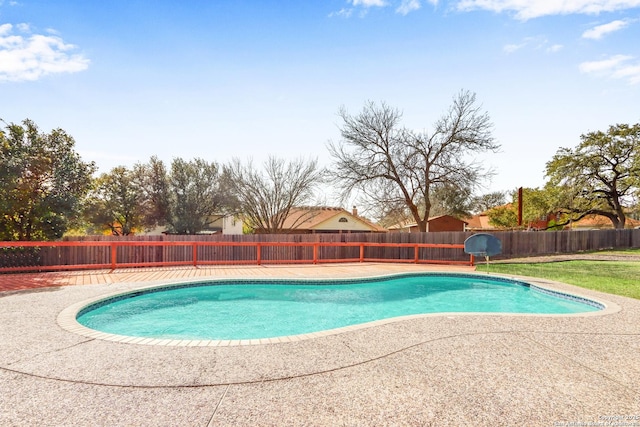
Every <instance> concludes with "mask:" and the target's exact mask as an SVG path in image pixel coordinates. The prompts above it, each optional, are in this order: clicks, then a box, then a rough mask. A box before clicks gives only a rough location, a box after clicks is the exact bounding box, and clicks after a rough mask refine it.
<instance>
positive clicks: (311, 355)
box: [0, 264, 640, 427]
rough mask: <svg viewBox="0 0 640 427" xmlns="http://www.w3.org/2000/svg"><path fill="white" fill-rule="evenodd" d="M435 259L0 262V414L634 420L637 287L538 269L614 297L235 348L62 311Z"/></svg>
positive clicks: (639, 398) (168, 419)
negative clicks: (19, 270) (114, 264)
mask: <svg viewBox="0 0 640 427" xmlns="http://www.w3.org/2000/svg"><path fill="white" fill-rule="evenodd" d="M434 270H451V269H450V268H448V267H432V266H422V265H421V266H416V265H394V264H364V265H363V264H357V265H344V264H340V265H322V266H277V267H242V268H237V267H217V268H212V269H147V270H133V271H116V272H113V273H108V272H86V273H73V274H71V273H51V274H50V275H46V276H45V278H44V279H42V281H41V282H37V283H43V281H49V282H52V283H53V284H54V286H42V287H38V286H36V285H34V286H33V287H32V288H31V289H29V290H21V291H18V290H15V289H13V290H12V288H11V287H10V283H12V280H11V279H10V278H7V277H9V276H13V278H14V279H15V281H14V282H13V283H18V282H20V281H24V280H26V279H25V278H26V277H27V275H4V276H2V278H1V280H0V286H2V289H4V290H5V292H2V293H0V325H1V326H0V348H1V351H0V396H1V398H0V425H1V426H5V425H7V426H22V425H24V426H32V425H39V426H72V425H73V426H95V425H109V426H120V425H122V426H132V425H133V426H178V425H179V426H203V427H204V426H226V425H240V426H244V425H246V426H255V425H274V426H282V425H296V426H297V425H318V426H324V425H348V426H351V425H353V426H362V425H372V426H379V425H438V426H439V425H442V426H460V425H470V426H500V425H504V426H517V425H522V426H538V425H539V426H560V425H571V424H570V423H584V424H582V425H588V423H601V424H593V425H607V424H605V423H606V422H612V423H613V422H619V423H621V422H624V423H626V424H619V425H628V426H632V425H637V426H640V301H638V300H633V299H628V298H623V297H617V296H613V295H607V294H601V293H597V292H592V291H587V290H583V289H579V288H575V287H572V286H569V285H564V284H559V283H551V282H548V281H542V280H533V279H532V280H530V282H532V283H536V284H540V285H541V286H545V287H549V288H553V289H558V290H562V291H565V292H571V293H574V294H579V295H582V296H585V297H589V298H594V299H598V300H599V301H602V302H604V303H605V304H607V306H608V308H607V310H605V312H604V313H598V314H595V315H594V314H587V315H571V316H532V315H477V314H476V315H466V314H459V313H455V314H442V315H429V316H424V317H421V318H413V319H408V320H401V321H397V322H392V323H386V324H383V325H378V326H373V327H366V328H361V329H357V330H353V331H349V332H345V333H341V334H337V335H330V336H325V337H321V338H315V339H308V340H304V341H298V342H288V343H273V344H265V345H252V346H231V347H169V346H146V345H135V344H122V343H114V342H108V341H102V340H97V339H91V338H87V337H83V336H80V335H76V334H74V333H71V332H68V331H66V330H64V329H62V328H60V327H59V325H58V324H57V322H56V318H57V316H58V314H59V313H60V312H61V311H63V310H64V309H65V308H66V307H68V306H70V305H72V304H74V303H77V302H80V301H84V300H87V299H89V298H94V297H96V296H100V295H105V294H108V293H112V292H117V291H126V290H130V289H134V288H137V287H140V286H142V285H148V284H152V283H168V282H173V281H181V280H200V279H202V278H204V277H216V278H220V277H252V278H273V277H295V278H299V277H305V278H320V277H325V278H338V277H358V276H377V275H381V274H389V273H398V272H415V271H434ZM454 270H456V271H464V272H469V271H470V269H469V268H465V267H457V268H454ZM47 274H49V273H47ZM65 275H66V276H65ZM72 283H73V284H75V285H71V284H72ZM20 286H22V285H20ZM616 417H617V418H616ZM573 425H580V424H573ZM611 425H615V424H611Z"/></svg>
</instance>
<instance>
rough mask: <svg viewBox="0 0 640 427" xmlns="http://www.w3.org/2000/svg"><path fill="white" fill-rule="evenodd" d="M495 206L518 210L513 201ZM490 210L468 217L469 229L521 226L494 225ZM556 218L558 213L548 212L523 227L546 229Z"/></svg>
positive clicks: (480, 229) (501, 229)
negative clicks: (490, 217) (490, 218)
mask: <svg viewBox="0 0 640 427" xmlns="http://www.w3.org/2000/svg"><path fill="white" fill-rule="evenodd" d="M495 208H506V209H513V210H514V211H515V212H517V207H514V205H513V204H512V203H507V204H506V205H502V206H496V207H495ZM495 208H493V209H495ZM490 211H491V209H489V210H488V211H485V212H482V213H479V214H477V215H474V216H472V217H470V218H466V219H465V221H467V224H468V225H467V230H469V231H505V230H511V229H519V228H520V227H496V226H494V225H492V224H491V223H490V220H489V214H488V213H489V212H490ZM556 218H557V215H556V214H548V215H546V216H543V217H541V218H538V219H536V220H534V221H530V222H527V223H525V224H523V228H526V229H527V230H534V231H535V230H545V229H546V228H547V227H548V226H549V223H550V222H551V221H552V220H555V219H556Z"/></svg>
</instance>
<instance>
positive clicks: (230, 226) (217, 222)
mask: <svg viewBox="0 0 640 427" xmlns="http://www.w3.org/2000/svg"><path fill="white" fill-rule="evenodd" d="M210 221H211V222H210V223H209V226H208V227H207V228H206V229H205V230H202V231H201V232H200V233H198V234H217V233H222V234H243V229H242V226H243V222H242V220H241V219H239V218H238V217H237V216H236V215H222V214H220V215H213V216H212V217H211V218H210ZM139 234H141V235H146V236H158V235H161V234H167V227H165V226H160V227H156V228H154V229H153V230H150V231H147V232H145V233H139Z"/></svg>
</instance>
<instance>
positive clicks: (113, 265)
mask: <svg viewBox="0 0 640 427" xmlns="http://www.w3.org/2000/svg"><path fill="white" fill-rule="evenodd" d="M117 257H118V247H117V246H116V242H115V241H113V242H111V270H112V271H113V270H115V269H116V261H117Z"/></svg>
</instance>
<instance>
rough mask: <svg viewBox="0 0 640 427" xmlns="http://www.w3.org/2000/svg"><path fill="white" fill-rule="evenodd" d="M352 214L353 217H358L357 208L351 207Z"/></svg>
mask: <svg viewBox="0 0 640 427" xmlns="http://www.w3.org/2000/svg"><path fill="white" fill-rule="evenodd" d="M351 212H352V213H353V216H358V208H356V207H355V206H354V207H353V211H351Z"/></svg>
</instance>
